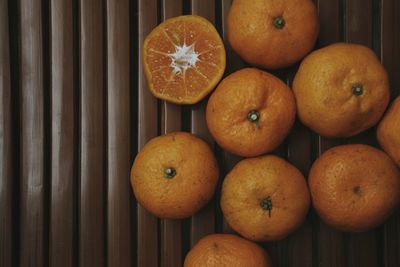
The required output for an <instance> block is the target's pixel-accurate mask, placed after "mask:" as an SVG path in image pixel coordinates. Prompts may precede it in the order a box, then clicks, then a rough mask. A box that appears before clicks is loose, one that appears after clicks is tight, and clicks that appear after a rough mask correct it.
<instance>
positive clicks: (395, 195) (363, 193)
mask: <svg viewBox="0 0 400 267" xmlns="http://www.w3.org/2000/svg"><path fill="white" fill-rule="evenodd" d="M308 181H309V186H310V191H311V197H312V203H313V205H314V208H315V210H316V211H317V213H318V214H319V216H320V217H321V218H322V220H323V221H325V223H327V224H328V225H330V226H332V227H334V228H336V229H338V230H342V231H348V232H362V231H367V230H370V229H372V228H374V227H376V226H378V225H379V224H381V223H383V222H384V221H385V220H386V218H388V216H389V215H390V214H391V213H392V212H393V211H394V210H395V209H396V207H397V206H398V205H399V202H400V173H399V170H398V169H397V167H396V165H395V164H394V162H393V161H392V160H391V159H390V158H389V157H388V156H387V155H386V154H385V153H383V152H382V151H380V150H378V149H376V148H373V147H371V146H367V145H360V144H352V145H342V146H337V147H334V148H331V149H329V150H327V151H326V152H325V153H323V154H322V155H321V156H320V158H318V159H317V160H316V161H315V163H314V164H313V166H312V168H311V170H310V176H309V180H308Z"/></svg>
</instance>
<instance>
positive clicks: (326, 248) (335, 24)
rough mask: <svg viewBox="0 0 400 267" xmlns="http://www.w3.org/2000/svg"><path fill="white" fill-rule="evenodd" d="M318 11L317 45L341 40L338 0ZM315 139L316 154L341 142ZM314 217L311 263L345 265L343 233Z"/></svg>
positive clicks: (325, 3) (324, 3)
mask: <svg viewBox="0 0 400 267" xmlns="http://www.w3.org/2000/svg"><path fill="white" fill-rule="evenodd" d="M318 11H319V17H320V25H321V28H320V33H321V34H320V36H319V38H318V45H319V46H326V45H329V44H331V43H335V42H338V41H341V40H342V37H341V30H342V29H341V27H340V25H341V19H342V18H341V17H340V0H330V1H319V3H318ZM316 139H317V151H316V154H317V155H321V154H322V153H323V152H324V151H326V150H327V149H329V148H331V147H333V146H336V145H340V144H342V143H343V140H340V139H339V140H338V139H326V138H323V137H321V136H318V137H317V138H316ZM315 218H316V220H315V221H314V223H313V226H314V227H316V229H315V230H314V231H316V234H317V239H316V241H317V242H316V243H314V244H313V250H314V251H316V253H317V255H314V256H313V257H314V261H313V263H314V264H318V266H320V267H330V266H345V243H344V235H343V234H342V233H340V232H338V231H335V230H333V229H331V228H330V227H328V226H326V225H325V224H324V223H322V222H321V221H320V220H319V219H317V218H318V217H317V216H315Z"/></svg>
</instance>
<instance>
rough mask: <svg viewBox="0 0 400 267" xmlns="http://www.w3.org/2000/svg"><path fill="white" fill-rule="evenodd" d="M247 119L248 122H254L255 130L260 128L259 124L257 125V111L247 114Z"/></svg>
mask: <svg viewBox="0 0 400 267" xmlns="http://www.w3.org/2000/svg"><path fill="white" fill-rule="evenodd" d="M247 119H248V120H249V121H250V122H254V123H255V124H256V127H257V128H260V123H259V119H260V113H259V112H258V111H257V110H252V111H250V112H249V113H248V114H247Z"/></svg>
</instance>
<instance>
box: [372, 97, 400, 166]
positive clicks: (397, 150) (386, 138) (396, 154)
mask: <svg viewBox="0 0 400 267" xmlns="http://www.w3.org/2000/svg"><path fill="white" fill-rule="evenodd" d="M377 136H378V141H379V144H380V145H381V146H382V148H383V150H385V152H386V153H388V155H389V156H390V157H391V158H392V159H393V160H394V161H395V162H396V164H397V165H398V166H400V97H397V98H396V99H395V100H394V101H393V104H392V105H391V107H390V109H389V110H388V111H387V113H386V115H385V116H384V117H383V119H382V120H381V122H380V123H379V126H378V131H377Z"/></svg>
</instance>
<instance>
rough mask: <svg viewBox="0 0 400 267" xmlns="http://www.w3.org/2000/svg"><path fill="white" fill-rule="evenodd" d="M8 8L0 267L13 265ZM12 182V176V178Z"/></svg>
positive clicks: (1, 100)
mask: <svg viewBox="0 0 400 267" xmlns="http://www.w3.org/2000/svg"><path fill="white" fill-rule="evenodd" d="M7 11H8V5H7V1H6V0H0V40H1V41H0V211H1V212H0V236H1V238H0V266H3V267H11V265H12V255H11V253H12V233H13V229H14V228H13V220H12V195H11V193H12V188H13V182H12V181H13V177H12V152H11V151H12V150H11V149H12V132H11V84H10V75H11V73H10V56H9V55H10V49H9V36H8V34H9V32H8V30H9V29H8V14H7ZM14 179H15V177H14Z"/></svg>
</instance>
